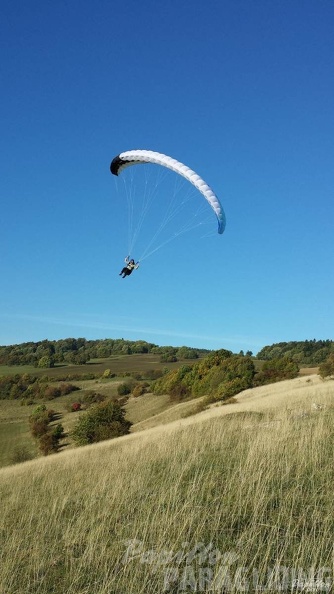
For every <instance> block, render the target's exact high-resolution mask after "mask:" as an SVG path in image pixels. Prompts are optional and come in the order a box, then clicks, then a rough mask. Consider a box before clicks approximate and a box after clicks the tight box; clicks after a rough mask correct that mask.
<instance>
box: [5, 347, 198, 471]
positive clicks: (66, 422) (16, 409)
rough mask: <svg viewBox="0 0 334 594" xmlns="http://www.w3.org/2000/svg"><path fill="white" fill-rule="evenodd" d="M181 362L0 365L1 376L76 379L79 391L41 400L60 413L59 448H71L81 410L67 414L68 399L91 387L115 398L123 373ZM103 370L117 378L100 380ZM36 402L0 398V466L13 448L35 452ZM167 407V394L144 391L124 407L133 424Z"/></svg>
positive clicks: (120, 359)
mask: <svg viewBox="0 0 334 594" xmlns="http://www.w3.org/2000/svg"><path fill="white" fill-rule="evenodd" d="M194 362H195V360H190V361H187V364H193V363H194ZM184 363H185V361H178V362H176V363H167V364H166V363H161V362H160V355H151V354H145V355H143V354H137V355H121V356H115V357H111V358H108V359H99V360H94V361H91V362H90V363H88V364H86V365H67V366H65V365H63V366H58V367H54V368H52V369H39V368H35V367H32V366H13V367H7V366H2V367H0V375H16V374H19V375H22V374H25V373H28V374H30V375H35V376H39V377H43V376H48V377H49V378H50V379H51V381H55V382H56V381H57V380H59V381H60V380H61V379H63V378H66V377H77V378H78V379H76V380H73V381H71V383H73V384H74V385H75V386H77V387H78V388H80V391H78V392H73V393H71V394H69V395H68V396H62V397H59V398H56V399H53V400H50V401H45V402H44V401H43V404H45V405H46V406H47V408H49V409H50V408H51V409H53V410H55V411H56V413H57V414H58V415H59V419H58V420H57V421H56V423H58V422H60V423H62V425H63V427H64V430H65V433H66V434H67V436H66V438H65V439H64V440H63V441H62V449H68V448H70V447H73V444H72V442H71V438H70V432H71V430H72V428H73V426H74V424H75V423H76V421H77V418H78V415H80V413H69V412H68V410H67V408H66V405H67V404H68V402H74V401H75V400H76V395H79V394H80V395H83V394H84V393H85V392H87V391H90V390H94V391H97V392H99V393H101V394H103V395H104V396H106V397H107V398H110V397H115V396H117V386H118V384H119V383H120V382H123V381H125V378H124V374H128V373H132V372H134V373H135V372H140V373H141V374H142V375H143V376H145V371H148V370H152V369H164V368H168V369H170V368H176V367H178V366H180V365H183V364H184ZM106 369H110V370H111V373H113V374H116V377H115V378H113V379H110V380H106V379H101V375H102V374H103V372H104V371H105V370H106ZM90 373H93V374H94V375H96V376H97V377H96V379H90V380H85V379H80V377H81V376H82V377H85V376H87V374H90ZM38 404H40V401H38V400H36V402H35V403H34V404H33V405H32V406H21V403H20V401H19V400H0V467H1V466H7V465H9V464H11V463H12V461H13V455H14V453H15V451H16V450H17V448H19V447H21V446H23V447H25V448H26V449H27V450H28V452H31V454H32V455H34V456H36V455H38V451H37V450H36V446H35V443H34V441H33V439H32V437H31V435H30V433H29V423H28V418H29V415H30V414H31V413H32V411H33V409H34V408H35V406H37V405H38ZM170 406H171V403H170V400H169V397H168V396H166V397H162V396H159V397H157V396H154V395H152V394H147V395H144V396H143V397H141V399H140V403H139V401H138V400H136V399H134V398H132V399H130V400H129V401H128V402H127V404H126V406H125V408H126V413H127V418H128V419H129V420H130V421H131V422H132V423H139V422H143V421H145V420H146V419H148V418H149V417H152V416H155V415H157V414H159V413H161V412H162V411H164V410H166V409H168V408H169V407H170ZM56 423H54V424H56Z"/></svg>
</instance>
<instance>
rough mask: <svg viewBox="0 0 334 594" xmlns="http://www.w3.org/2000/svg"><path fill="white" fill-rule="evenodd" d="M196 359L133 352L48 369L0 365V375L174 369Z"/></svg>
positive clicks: (59, 374) (57, 375) (59, 376)
mask: <svg viewBox="0 0 334 594" xmlns="http://www.w3.org/2000/svg"><path fill="white" fill-rule="evenodd" d="M195 362H196V359H187V360H180V361H177V362H175V363H162V362H161V361H160V355H154V354H151V353H148V354H135V355H115V356H113V357H109V358H107V359H92V360H91V361H89V362H88V363H86V364H85V365H66V364H62V365H56V366H55V367H52V368H50V369H43V368H39V367H34V366H33V365H12V366H8V365H0V376H2V375H16V374H19V375H21V374H24V373H29V374H30V375H37V376H42V375H47V376H49V377H51V378H55V379H57V378H61V377H63V376H66V375H76V376H77V375H85V374H88V373H96V374H102V373H103V372H104V371H105V370H106V369H110V370H111V372H112V373H128V372H132V371H141V372H143V373H145V371H147V370H150V369H164V368H167V369H174V368H176V367H179V366H180V365H184V364H185V363H186V364H187V365H192V364H193V363H195Z"/></svg>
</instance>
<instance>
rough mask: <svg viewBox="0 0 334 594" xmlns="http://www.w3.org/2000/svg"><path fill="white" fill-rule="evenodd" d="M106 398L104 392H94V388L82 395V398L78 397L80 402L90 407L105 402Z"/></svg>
mask: <svg viewBox="0 0 334 594" xmlns="http://www.w3.org/2000/svg"><path fill="white" fill-rule="evenodd" d="M105 399H106V397H105V396H104V395H103V394H100V392H94V390H89V392H86V393H85V394H83V395H82V396H81V397H80V399H78V402H80V403H81V404H84V405H86V407H88V406H91V405H92V404H97V403H98V402H104V401H105Z"/></svg>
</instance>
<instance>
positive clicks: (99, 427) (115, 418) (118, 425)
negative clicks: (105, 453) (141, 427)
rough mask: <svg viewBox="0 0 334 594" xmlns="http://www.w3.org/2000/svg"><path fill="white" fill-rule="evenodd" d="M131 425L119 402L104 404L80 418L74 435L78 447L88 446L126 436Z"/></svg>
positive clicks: (91, 409)
mask: <svg viewBox="0 0 334 594" xmlns="http://www.w3.org/2000/svg"><path fill="white" fill-rule="evenodd" d="M131 425H132V423H131V422H130V421H127V420H126V419H125V411H124V409H123V408H122V407H121V406H120V404H119V403H118V402H103V403H101V404H96V405H95V406H93V407H92V408H90V409H89V411H87V412H86V413H85V414H83V415H82V416H81V417H80V419H79V421H78V423H77V424H76V426H75V428H74V431H73V434H72V435H73V439H74V441H75V443H76V444H77V445H79V446H80V445H86V444H89V443H95V442H98V441H102V440H105V439H111V438H113V437H119V436H121V435H125V434H127V433H129V431H130V427H131Z"/></svg>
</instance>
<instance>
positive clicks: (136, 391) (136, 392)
mask: <svg viewBox="0 0 334 594" xmlns="http://www.w3.org/2000/svg"><path fill="white" fill-rule="evenodd" d="M146 392H147V389H146V386H145V385H144V384H137V386H135V387H134V388H133V390H132V396H134V398H138V396H142V395H143V394H145V393H146Z"/></svg>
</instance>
